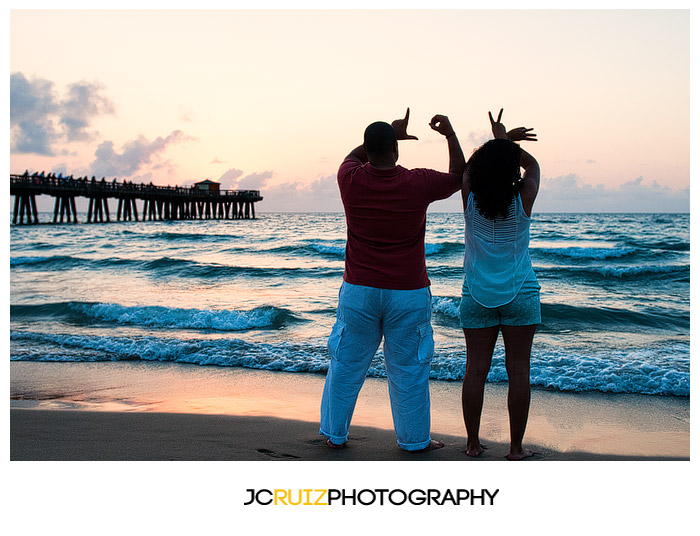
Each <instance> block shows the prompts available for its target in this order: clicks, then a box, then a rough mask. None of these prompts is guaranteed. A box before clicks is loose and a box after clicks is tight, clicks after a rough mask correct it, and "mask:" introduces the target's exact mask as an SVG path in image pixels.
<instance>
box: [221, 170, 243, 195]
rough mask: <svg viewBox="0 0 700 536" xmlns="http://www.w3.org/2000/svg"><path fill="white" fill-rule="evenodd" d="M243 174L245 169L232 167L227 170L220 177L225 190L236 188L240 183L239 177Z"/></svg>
mask: <svg viewBox="0 0 700 536" xmlns="http://www.w3.org/2000/svg"><path fill="white" fill-rule="evenodd" d="M241 175H243V171H242V170H240V169H236V168H232V169H229V170H228V171H226V172H225V173H224V174H223V175H221V177H219V180H218V181H217V182H219V183H220V184H221V188H222V189H223V190H235V189H236V188H237V184H238V178H239V177H240V176H241Z"/></svg>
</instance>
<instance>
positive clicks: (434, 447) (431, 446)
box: [406, 439, 445, 454]
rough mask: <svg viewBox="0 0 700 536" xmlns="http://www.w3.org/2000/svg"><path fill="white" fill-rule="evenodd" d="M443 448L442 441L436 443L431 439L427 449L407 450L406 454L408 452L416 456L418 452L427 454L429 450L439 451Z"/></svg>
mask: <svg viewBox="0 0 700 536" xmlns="http://www.w3.org/2000/svg"><path fill="white" fill-rule="evenodd" d="M444 446H445V444H444V443H443V442H442V441H436V440H435V439H431V440H430V443H428V446H427V447H425V448H423V449H420V450H407V451H406V452H410V453H411V454H417V453H419V452H428V451H430V450H437V449H441V448H442V447H444Z"/></svg>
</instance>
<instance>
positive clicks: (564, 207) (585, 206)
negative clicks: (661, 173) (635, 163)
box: [429, 174, 690, 213]
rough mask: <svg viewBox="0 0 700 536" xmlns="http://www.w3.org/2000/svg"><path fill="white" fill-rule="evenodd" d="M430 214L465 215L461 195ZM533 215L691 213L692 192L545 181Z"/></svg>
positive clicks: (639, 183) (567, 178)
mask: <svg viewBox="0 0 700 536" xmlns="http://www.w3.org/2000/svg"><path fill="white" fill-rule="evenodd" d="M429 211H430V212H461V211H462V199H461V196H460V194H456V195H453V196H452V197H450V198H449V199H446V200H444V201H437V202H435V203H433V204H431V205H430V208H429ZM533 212H535V213H539V212H582V213H586V212H587V213H598V212H690V188H689V187H688V188H684V189H681V190H673V189H671V188H669V187H668V186H662V185H660V184H659V183H658V182H656V181H652V182H651V183H647V182H645V181H644V179H643V178H642V177H638V178H636V179H634V180H631V181H628V182H626V183H624V184H622V185H621V186H619V187H616V188H612V187H608V186H606V185H603V184H599V185H595V186H594V185H590V184H584V183H582V182H581V181H580V180H579V177H578V176H577V175H574V174H572V175H564V176H561V177H554V178H543V179H542V181H541V183H540V190H539V192H538V194H537V199H536V200H535V206H534V209H533Z"/></svg>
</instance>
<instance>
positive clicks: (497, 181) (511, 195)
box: [460, 109, 541, 460]
mask: <svg viewBox="0 0 700 536" xmlns="http://www.w3.org/2000/svg"><path fill="white" fill-rule="evenodd" d="M502 114H503V110H502V109H501V112H500V113H499V115H498V119H497V120H496V121H494V120H493V116H492V115H491V112H489V119H490V120H491V128H492V131H493V134H494V138H495V139H493V140H491V141H489V142H487V143H485V144H484V145H483V146H481V147H480V148H479V149H477V150H476V151H475V152H474V154H473V155H472V157H471V158H470V159H469V161H468V162H467V166H466V169H465V172H464V179H463V184H462V200H463V205H464V219H465V233H464V235H465V238H464V241H465V257H464V268H465V277H464V285H463V287H462V303H461V306H460V323H461V325H462V328H463V329H464V337H465V339H466V345H467V368H466V372H465V375H464V383H463V386H462V411H463V413H464V423H465V425H466V428H467V451H466V454H467V455H468V456H474V457H475V456H479V455H480V454H481V453H482V452H483V451H484V447H483V446H482V445H481V443H480V441H479V424H480V420H481V410H482V407H483V403H484V384H485V383H486V376H487V375H488V372H489V368H490V367H491V359H492V357H493V350H494V346H495V344H496V339H497V338H498V333H499V331H500V332H501V333H502V334H503V345H504V347H505V354H506V356H505V361H506V372H507V374H508V414H509V417H510V438H511V444H510V453H509V454H508V456H507V458H508V459H509V460H521V459H523V458H528V457H530V456H532V455H533V452H532V451H530V450H528V449H525V448H523V445H522V440H523V435H524V434H525V427H526V425H527V417H528V413H529V409H530V351H531V349H532V339H533V337H534V334H535V329H536V328H537V324H539V323H540V322H541V316H540V299H539V289H540V286H539V284H538V283H537V278H536V277H535V273H534V271H533V270H532V264H531V262H530V255H529V253H528V245H529V240H530V214H531V211H532V205H533V204H534V202H535V197H537V190H538V189H539V183H540V168H539V165H538V164H537V161H536V160H535V159H534V158H533V157H532V156H531V155H530V154H528V153H527V152H525V151H524V150H522V149H521V148H520V146H519V145H517V144H516V143H514V141H521V140H532V141H536V138H535V135H534V134H533V133H530V132H529V131H531V130H532V129H526V128H517V129H514V130H512V131H510V132H508V133H506V129H505V126H504V125H503V124H502V123H501V115H502ZM520 168H523V169H524V174H523V175H522V177H521V174H520Z"/></svg>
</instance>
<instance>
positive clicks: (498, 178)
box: [466, 139, 522, 220]
mask: <svg viewBox="0 0 700 536" xmlns="http://www.w3.org/2000/svg"><path fill="white" fill-rule="evenodd" d="M521 153H522V149H521V148H520V146H519V145H518V144H517V143H514V142H512V141H510V140H505V139H495V140H490V141H487V142H486V143H485V144H484V145H482V146H481V147H479V148H478V149H477V150H476V151H475V152H474V154H472V156H471V158H470V159H469V161H468V162H467V168H466V171H467V176H468V179H469V189H470V190H471V192H472V193H473V194H474V202H475V203H476V208H477V210H478V211H479V212H480V213H481V214H482V215H483V216H484V217H485V218H488V219H490V220H495V219H498V218H505V217H506V216H507V215H508V208H509V207H510V205H511V203H512V202H513V196H514V195H515V194H516V192H518V191H519V190H520V187H521V186H522V177H521V175H520V155H521Z"/></svg>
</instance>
